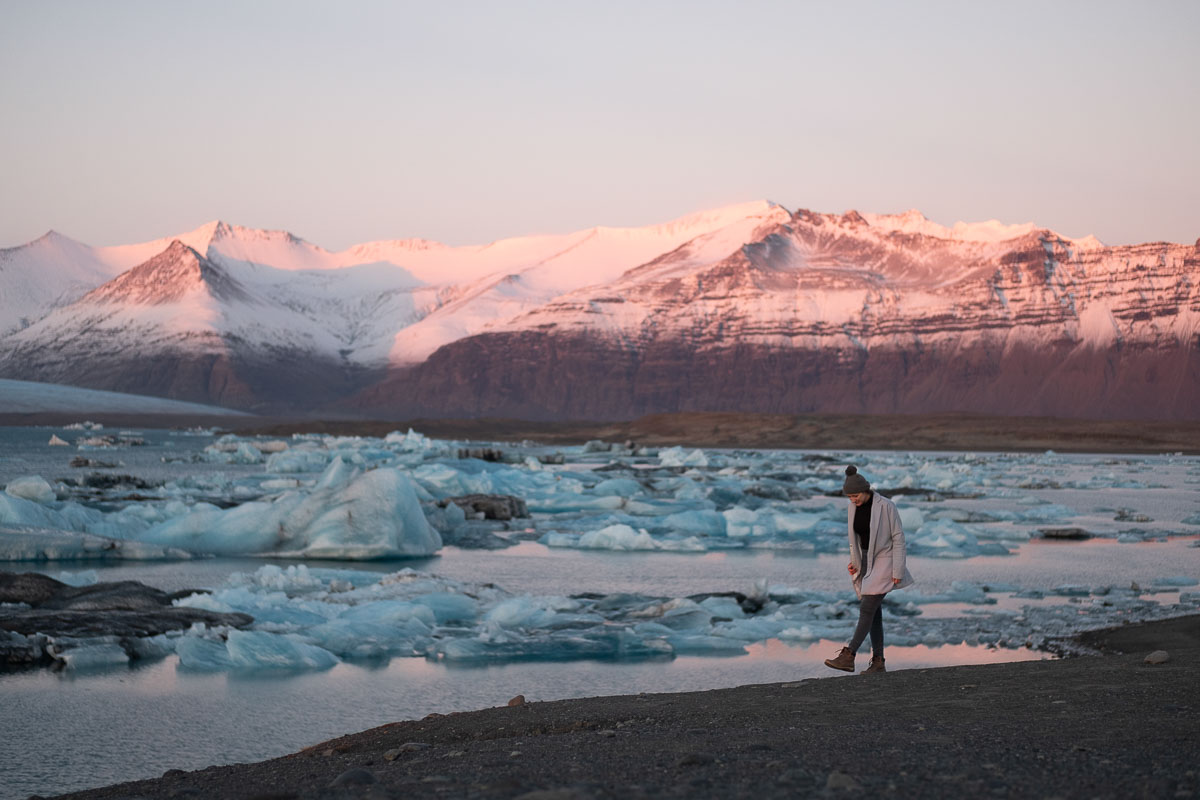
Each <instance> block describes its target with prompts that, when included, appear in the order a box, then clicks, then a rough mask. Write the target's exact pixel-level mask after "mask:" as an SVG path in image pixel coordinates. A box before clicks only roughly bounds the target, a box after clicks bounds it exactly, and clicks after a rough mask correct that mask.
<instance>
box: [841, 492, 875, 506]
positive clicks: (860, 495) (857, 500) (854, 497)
mask: <svg viewBox="0 0 1200 800" xmlns="http://www.w3.org/2000/svg"><path fill="white" fill-rule="evenodd" d="M870 496H871V493H870V492H855V493H854V494H848V495H846V497H849V498H850V502H851V503H854V505H856V506H861V505H862V504H863V503H865V502H867V498H869V497H870Z"/></svg>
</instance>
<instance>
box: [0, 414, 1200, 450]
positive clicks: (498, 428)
mask: <svg viewBox="0 0 1200 800" xmlns="http://www.w3.org/2000/svg"><path fill="white" fill-rule="evenodd" d="M85 419H88V420H93V421H95V422H100V423H103V424H104V425H106V426H110V427H141V428H192V427H203V428H216V429H219V430H222V431H229V432H232V433H238V434H243V435H252V434H260V435H268V436H289V435H291V434H293V433H328V434H334V435H341V436H384V435H386V434H387V433H389V432H391V431H395V430H402V431H403V430H408V429H409V428H410V427H411V428H413V429H415V430H417V431H419V432H420V433H423V434H425V435H426V436H430V437H433V438H438V439H460V440H464V439H470V440H476V441H489V442H517V441H524V440H529V441H533V442H537V443H539V444H544V445H550V446H554V445H560V446H567V445H579V444H583V443H585V442H587V441H589V440H593V439H600V440H603V441H609V442H625V441H633V442H636V443H637V444H639V445H643V446H650V447H666V446H672V445H682V446H686V447H720V448H748V449H798V450H915V451H960V452H966V451H999V452H1008V451H1017V452H1041V451H1045V450H1055V451H1058V452H1064V453H1112V454H1123V453H1127V454H1162V453H1183V454H1186V455H1196V454H1200V421H1159V420H1150V421H1147V420H1089V419H1062V418H1053V417H994V416H974V415H968V414H926V415H899V414H897V415H886V416H880V415H865V414H861V415H860V414H800V415H787V414H743V413H735V412H682V413H676V414H653V415H649V416H645V417H641V418H639V419H636V420H631V421H617V422H589V421H579V422H532V421H526V420H513V419H488V418H484V419H415V420H402V421H390V420H345V419H342V420H338V419H325V420H323V419H286V418H277V417H239V418H230V417H217V416H175V415H164V414H143V415H139V414H108V413H99V414H87V413H85V412H80V413H62V412H47V413H39V414H3V413H0V426H62V425H67V424H70V423H72V422H80V421H82V420H85Z"/></svg>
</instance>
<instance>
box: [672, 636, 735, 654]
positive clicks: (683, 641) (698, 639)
mask: <svg viewBox="0 0 1200 800" xmlns="http://www.w3.org/2000/svg"><path fill="white" fill-rule="evenodd" d="M666 641H667V643H668V644H670V645H671V648H672V649H673V650H674V651H675V653H676V655H693V656H740V655H745V654H746V647H745V645H743V644H742V643H741V642H740V641H738V640H737V639H731V638H729V637H728V636H711V635H707V634H699V633H693V634H672V635H669V636H667V637H666Z"/></svg>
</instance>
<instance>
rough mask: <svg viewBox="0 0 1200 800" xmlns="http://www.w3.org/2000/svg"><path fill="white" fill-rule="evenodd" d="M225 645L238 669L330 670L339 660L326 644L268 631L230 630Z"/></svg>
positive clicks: (231, 660) (230, 659)
mask: <svg viewBox="0 0 1200 800" xmlns="http://www.w3.org/2000/svg"><path fill="white" fill-rule="evenodd" d="M225 648H226V650H227V651H228V653H229V661H230V663H231V664H232V665H233V667H234V668H237V669H255V670H257V669H329V668H330V667H332V666H334V665H335V664H337V663H338V658H337V656H335V655H334V654H333V653H331V652H329V651H328V650H326V649H324V648H323V647H317V646H316V645H312V644H308V643H307V642H304V641H302V640H300V639H299V638H297V637H294V636H291V635H281V634H275V633H267V632H265V631H242V630H231V631H230V632H229V636H228V638H227V639H226V641H225Z"/></svg>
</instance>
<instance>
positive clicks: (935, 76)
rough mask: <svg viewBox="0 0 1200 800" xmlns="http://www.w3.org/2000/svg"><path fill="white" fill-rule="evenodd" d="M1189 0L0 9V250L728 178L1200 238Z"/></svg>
mask: <svg viewBox="0 0 1200 800" xmlns="http://www.w3.org/2000/svg"><path fill="white" fill-rule="evenodd" d="M1198 41H1200V2H1192V0H1179V2H1166V1H1163V2H1154V1H1153V0H1138V1H1137V2H1098V1H1096V0H1089V1H1087V2H1052V1H1050V0H1038V2H962V0H954V2H907V3H906V2H855V3H837V2H829V0H822V1H821V2H799V1H797V0H792V1H791V2H788V1H786V0H781V1H779V2H767V1H766V0H760V1H758V2H755V1H754V0H738V1H737V2H735V1H734V0H722V2H705V1H704V0H683V1H681V2H665V1H664V2H654V1H653V0H633V1H632V2H625V1H624V0H602V2H582V1H572V0H547V2H524V1H523V0H505V1H504V2H483V1H482V0H481V1H480V2H452V1H445V0H437V2H431V1H430V0H420V1H419V2H385V1H383V0H380V1H379V2H366V1H363V2H353V1H351V0H342V1H340V2H333V0H330V2H303V1H301V0H236V1H233V2H227V1H226V0H204V1H203V2H191V1H190V0H172V1H170V2H162V0H147V1H146V2H131V1H128V0H104V1H103V2H99V1H98V0H85V1H83V2H56V1H55V0H37V1H36V2H35V1H34V0H0V114H2V117H0V247H7V246H13V245H17V244H22V243H24V242H27V241H30V240H32V239H34V238H37V237H38V236H40V235H42V234H43V233H45V232H46V231H47V230H50V229H54V230H57V231H59V232H60V233H63V234H66V235H67V236H71V237H73V238H75V239H78V240H80V241H83V242H86V243H88V244H93V245H108V244H124V243H130V242H138V241H145V240H149V239H154V238H158V237H161V236H168V235H172V234H177V233H182V232H185V231H188V230H192V229H194V228H197V227H199V226H200V225H202V224H204V223H205V222H208V221H210V220H213V219H222V220H225V221H227V222H230V223H233V224H238V225H245V226H249V227H256V228H282V229H286V230H289V231H291V232H292V233H294V234H296V235H297V236H300V237H302V238H305V239H307V240H309V241H311V242H313V243H315V244H318V245H321V246H323V247H326V248H328V249H331V250H340V249H342V248H344V247H347V246H348V245H351V244H354V243H358V242H365V241H372V240H378V239H399V238H409V237H424V238H427V239H435V240H438V241H443V242H446V243H449V244H478V243H484V242H488V241H492V240H495V239H498V238H504V237H508V236H519V235H525V234H533V233H562V232H568V231H574V230H579V229H582V228H587V227H591V226H593V225H614V226H640V225H648V224H653V223H657V222H665V221H667V220H670V219H672V218H674V217H678V216H681V215H683V214H687V213H691V212H694V211H699V210H702V209H707V208H713V207H717V206H722V205H729V204H733V203H738V202H743V201H747V200H755V199H766V200H773V201H775V202H778V203H781V204H783V205H784V206H786V207H788V208H789V209H793V210H794V209H796V208H798V207H800V208H809V209H812V210H815V211H826V212H838V213H840V212H843V211H846V210H848V209H851V208H853V209H857V210H859V211H864V212H876V213H892V212H900V211H904V210H906V209H908V208H917V209H919V210H921V211H922V212H924V213H925V215H926V216H928V217H929V218H930V219H933V220H934V221H936V222H940V223H942V224H947V225H949V224H953V223H954V222H956V221H958V220H965V221H982V220H987V219H993V218H995V219H999V220H1001V221H1002V222H1006V223H1021V222H1031V221H1032V222H1036V223H1037V224H1039V225H1042V226H1045V227H1049V228H1053V229H1054V230H1056V231H1058V232H1059V233H1061V234H1063V235H1065V236H1070V237H1081V236H1085V235H1087V234H1095V235H1096V236H1098V237H1099V238H1100V239H1102V240H1103V241H1105V242H1108V243H1110V244H1123V243H1131V242H1142V241H1154V240H1164V239H1165V240H1169V241H1179V242H1188V243H1190V242H1193V241H1195V240H1196V238H1197V237H1198V236H1200V145H1198V143H1197V142H1198V140H1200V47H1198V46H1197V44H1196V43H1197V42H1198Z"/></svg>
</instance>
